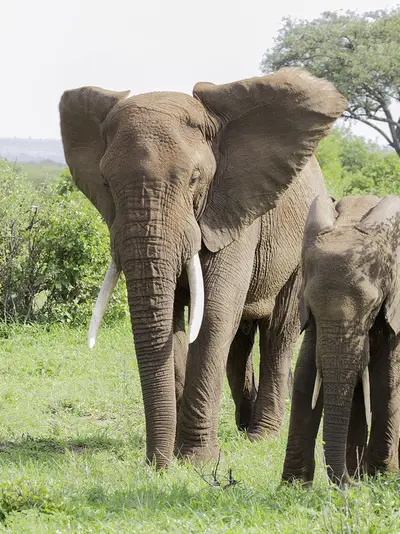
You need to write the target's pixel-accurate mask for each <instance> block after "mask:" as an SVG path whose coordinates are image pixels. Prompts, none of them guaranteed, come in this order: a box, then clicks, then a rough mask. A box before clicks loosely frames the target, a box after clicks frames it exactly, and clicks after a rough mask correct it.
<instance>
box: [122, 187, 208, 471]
mask: <svg viewBox="0 0 400 534" xmlns="http://www.w3.org/2000/svg"><path fill="white" fill-rule="evenodd" d="M178 193H179V192H178V191H176V190H175V189H174V188H173V187H172V186H170V185H168V184H167V183H161V182H160V183H157V184H156V183H154V184H152V187H151V188H149V187H147V184H146V182H145V181H144V182H143V184H142V187H141V189H140V190H137V189H136V188H132V189H131V188H130V187H128V186H125V187H124V194H123V195H121V196H118V197H117V199H118V200H120V202H119V203H118V202H117V214H118V219H117V221H116V222H115V229H114V230H115V233H114V235H115V243H116V246H117V250H118V258H119V261H120V263H121V267H122V270H123V272H124V274H125V279H126V285H127V290H128V303H129V309H130V315H131V323H132V331H133V337H134V342H135V351H136V357H137V360H138V367H139V375H140V382H141V388H142V395H143V403H144V411H145V419H146V443H147V460H148V461H149V462H152V463H156V466H157V468H162V467H165V466H167V465H168V464H169V462H170V461H171V459H172V455H173V447H174V442H175V432H176V415H177V414H176V411H177V408H176V399H175V372H174V354H173V331H174V328H173V326H174V325H173V320H174V317H173V313H174V312H173V310H174V299H175V290H176V283H177V279H178V277H179V276H180V274H181V272H182V270H183V268H185V267H186V266H188V269H189V273H188V274H189V276H188V278H189V282H190V289H191V290H192V295H191V297H192V302H191V304H192V305H191V321H190V322H191V327H192V332H193V328H195V330H197V332H198V329H199V328H200V324H201V320H202V312H203V297H202V295H203V282H202V277H201V267H200V262H199V258H198V255H197V254H196V253H197V251H198V250H199V248H200V229H199V227H198V225H197V223H196V221H195V219H194V216H193V212H192V213H190V210H189V207H188V205H187V204H186V203H185V202H184V201H182V200H181V197H180V195H179V194H178ZM197 332H196V331H195V332H194V334H196V335H197ZM191 335H192V337H193V333H192V334H191ZM192 340H193V339H192Z"/></svg>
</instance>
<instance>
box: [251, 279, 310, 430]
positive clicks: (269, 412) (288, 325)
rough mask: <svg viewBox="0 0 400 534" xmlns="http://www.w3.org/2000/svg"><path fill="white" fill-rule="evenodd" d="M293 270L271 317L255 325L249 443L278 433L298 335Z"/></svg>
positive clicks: (279, 295) (298, 321)
mask: <svg viewBox="0 0 400 534" xmlns="http://www.w3.org/2000/svg"><path fill="white" fill-rule="evenodd" d="M299 286H300V276H299V274H298V271H297V270H296V271H295V272H294V273H293V274H292V276H291V277H290V278H289V280H288V282H287V283H286V284H285V286H284V287H283V288H282V289H281V291H280V293H279V294H278V296H277V298H276V300H275V306H274V309H273V312H272V316H271V317H270V318H268V319H262V320H260V321H259V329H260V380H259V387H258V393H257V399H256V402H255V405H254V409H253V413H252V420H251V424H250V427H249V437H250V439H258V438H261V437H262V436H264V435H265V434H274V433H276V432H278V431H279V430H280V427H281V425H282V422H283V417H284V412H285V401H286V392H287V389H288V382H289V375H290V365H291V361H292V354H293V349H294V344H295V342H296V340H297V338H298V337H299V334H300V320H299V312H298V299H297V294H298V290H299Z"/></svg>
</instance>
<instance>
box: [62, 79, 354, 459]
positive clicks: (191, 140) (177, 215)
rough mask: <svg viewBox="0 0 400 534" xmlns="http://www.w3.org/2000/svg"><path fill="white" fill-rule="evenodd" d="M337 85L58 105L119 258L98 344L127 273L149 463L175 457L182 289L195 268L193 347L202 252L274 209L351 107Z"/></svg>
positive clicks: (84, 95)
mask: <svg viewBox="0 0 400 534" xmlns="http://www.w3.org/2000/svg"><path fill="white" fill-rule="evenodd" d="M345 106H346V102H345V100H344V98H343V97H342V96H341V95H340V94H339V93H338V92H337V91H336V89H335V88H334V87H333V85H331V84H330V83H329V82H327V81H325V80H320V79H317V78H314V77H313V76H311V75H310V74H308V73H307V72H305V71H303V70H300V69H284V70H281V71H279V72H277V73H276V74H271V75H267V76H263V77H259V78H252V79H248V80H244V81H238V82H234V83H228V84H225V85H214V84H211V83H198V84H197V85H196V86H195V88H194V90H193V96H189V95H186V94H183V93H173V92H155V93H149V94H140V95H137V96H129V93H128V92H112V91H107V90H104V89H100V88H97V87H82V88H79V89H74V90H70V91H66V92H65V93H64V94H63V96H62V98H61V102H60V116H61V134H62V140H63V145H64V152H65V157H66V161H67V164H68V165H69V168H70V170H71V173H72V176H73V178H74V180H75V183H76V185H77V186H78V188H80V189H81V191H83V193H84V194H85V195H86V196H87V197H88V198H89V200H91V202H92V203H93V204H94V205H95V206H96V208H97V209H98V210H99V211H100V213H101V214H102V216H103V217H104V219H105V221H106V223H107V225H108V227H109V229H110V236H111V248H112V257H113V262H112V264H111V266H110V268H109V270H108V272H107V275H106V280H105V282H104V284H103V287H102V290H101V292H100V295H99V298H98V301H97V304H96V306H95V311H94V315H93V318H92V323H91V329H90V335H89V342H90V344H91V345H93V344H94V338H95V332H96V330H97V327H98V325H99V323H100V319H101V316H102V314H103V312H104V309H105V305H106V301H107V298H108V297H109V295H110V294H111V291H112V288H113V285H115V282H116V279H117V278H118V275H119V272H120V269H121V268H122V270H123V271H124V274H125V277H126V282H127V290H128V301H129V307H130V312H131V322H132V329H133V335H134V341H135V347H136V354H137V358H138V366H139V373H140V379H141V386H142V392H143V399H144V407H145V416H146V432H147V457H148V460H150V461H152V460H154V459H155V460H156V462H157V465H158V466H159V467H160V466H163V465H166V464H167V463H168V461H169V459H170V458H171V455H172V451H173V443H174V436H175V424H176V404H175V398H174V369H173V352H172V350H173V347H172V332H173V327H172V321H173V305H174V291H175V287H176V283H177V278H178V277H179V276H180V274H181V272H182V270H183V269H184V268H185V267H186V268H187V269H188V275H189V283H190V290H191V311H190V332H189V338H190V339H189V340H190V341H193V340H194V338H195V336H196V335H197V332H198V330H199V328H200V324H201V318H202V291H203V286H202V279H201V267H200V263H199V259H198V256H197V253H198V251H199V249H200V247H201V243H202V241H203V243H204V245H205V246H206V247H207V249H208V250H209V251H211V252H217V251H218V250H220V249H222V248H223V247H227V246H228V245H229V244H230V243H231V242H232V241H233V240H235V239H237V237H238V236H239V235H240V234H241V232H242V231H243V230H244V229H245V228H246V227H247V226H248V225H250V224H251V223H252V222H253V221H254V220H255V219H256V218H257V217H260V215H262V214H264V213H265V212H266V211H267V210H269V209H271V208H273V207H274V206H275V205H276V203H277V201H278V199H279V197H280V195H281V194H282V193H283V192H284V190H285V189H286V188H287V187H288V186H289V185H290V183H291V182H292V180H293V179H294V178H295V176H296V175H297V174H298V173H299V172H300V171H301V169H302V168H303V167H304V165H305V164H306V162H307V160H308V159H309V158H310V157H311V156H312V154H313V152H314V150H315V148H316V145H317V143H318V141H319V140H320V139H321V138H322V137H323V136H325V135H326V134H327V133H328V131H329V128H330V126H331V125H332V123H333V122H334V120H335V119H337V118H338V117H339V116H340V115H341V113H342V112H343V110H344V109H345Z"/></svg>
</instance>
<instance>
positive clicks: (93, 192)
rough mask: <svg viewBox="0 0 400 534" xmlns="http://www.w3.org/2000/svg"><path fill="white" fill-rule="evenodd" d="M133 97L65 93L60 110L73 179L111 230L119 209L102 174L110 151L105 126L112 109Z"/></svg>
mask: <svg viewBox="0 0 400 534" xmlns="http://www.w3.org/2000/svg"><path fill="white" fill-rule="evenodd" d="M129 94H130V91H123V92H115V91H107V90H106V89H101V88H100V87H81V88H79V89H72V90H69V91H65V92H64V94H63V95H62V97H61V100H60V106H59V110H60V126H61V138H62V142H63V146H64V154H65V160H66V162H67V164H68V167H69V169H70V171H71V174H72V178H73V180H74V182H75V184H76V185H77V187H78V188H79V189H80V190H81V191H82V193H83V194H84V195H85V196H86V197H87V198H88V199H89V200H90V201H91V202H92V204H94V206H95V207H96V208H97V209H98V210H99V212H100V213H101V215H102V216H103V218H104V220H105V221H106V223H107V225H108V227H109V228H110V227H111V225H112V222H113V220H114V216H115V208H114V202H113V199H112V196H111V193H110V191H109V190H108V188H107V187H106V186H105V185H104V183H103V179H102V176H101V172H100V160H101V158H102V157H103V155H104V152H105V150H106V143H105V139H104V136H103V132H102V124H103V123H104V121H105V119H106V117H107V115H108V114H109V112H110V111H111V110H112V108H113V107H114V106H115V105H116V104H117V103H118V102H119V101H120V100H121V99H124V98H126V97H127V96H128V95H129Z"/></svg>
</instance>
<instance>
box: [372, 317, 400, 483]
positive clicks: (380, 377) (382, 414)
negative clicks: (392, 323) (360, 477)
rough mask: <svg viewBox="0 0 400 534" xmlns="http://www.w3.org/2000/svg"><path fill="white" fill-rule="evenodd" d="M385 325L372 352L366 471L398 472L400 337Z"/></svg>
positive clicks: (373, 472)
mask: <svg viewBox="0 0 400 534" xmlns="http://www.w3.org/2000/svg"><path fill="white" fill-rule="evenodd" d="M388 330H389V328H388V327H387V326H386V325H384V326H383V327H382V329H381V330H380V332H379V334H378V340H377V344H376V345H377V346H376V351H374V352H372V351H371V359H370V365H369V371H370V372H369V375H370V380H371V407H372V424H371V433H370V438H369V443H368V448H367V471H368V473H369V474H370V475H373V474H375V473H376V472H378V471H382V472H384V471H398V468H399V458H398V451H399V427H400V347H399V339H395V338H394V336H393V334H392V333H391V332H389V331H388Z"/></svg>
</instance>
